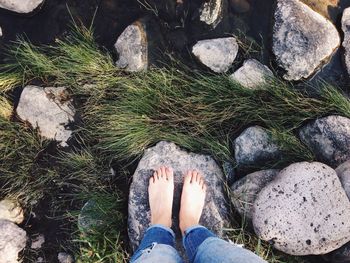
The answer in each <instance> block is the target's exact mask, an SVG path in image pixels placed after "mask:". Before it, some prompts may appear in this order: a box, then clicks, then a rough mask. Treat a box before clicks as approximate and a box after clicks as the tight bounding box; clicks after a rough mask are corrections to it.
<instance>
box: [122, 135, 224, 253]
mask: <svg viewBox="0 0 350 263" xmlns="http://www.w3.org/2000/svg"><path fill="white" fill-rule="evenodd" d="M162 165H166V166H170V167H172V168H173V169H174V181H175V191H174V206H173V229H174V230H175V232H176V233H177V237H178V239H177V247H178V249H181V248H182V245H181V234H180V231H179V229H178V213H179V205H180V195H181V191H182V185H183V176H184V175H185V173H186V172H187V171H188V170H193V169H195V170H198V171H200V172H201V173H202V175H203V177H204V179H205V181H206V184H207V187H208V189H207V195H206V202H205V207H204V210H203V214H202V217H201V219H200V223H201V224H202V225H204V226H206V227H208V228H209V229H211V230H212V231H213V232H214V233H216V234H218V235H219V236H221V235H222V229H223V227H224V226H225V225H226V224H227V216H228V210H227V206H226V205H227V203H226V200H225V196H224V189H223V187H224V182H223V181H224V175H223V173H222V171H221V169H220V167H219V166H218V165H217V163H216V162H215V161H214V159H213V158H211V157H210V156H206V155H199V154H194V153H189V152H186V151H184V150H181V149H180V148H179V147H177V146H176V145H175V144H174V143H169V142H165V141H162V142H159V143H158V144H157V145H156V146H154V147H152V148H149V149H147V150H146V151H145V154H144V156H143V157H142V159H141V160H140V162H139V164H138V167H137V169H136V171H135V173H134V176H133V181H132V184H131V187H130V194H129V218H128V231H129V238H130V242H131V247H132V248H133V249H134V250H135V249H136V248H137V246H138V245H139V242H140V240H141V239H142V237H143V234H144V232H145V230H146V229H147V228H148V227H149V225H150V209H149V203H148V181H149V178H150V176H151V175H152V174H153V171H154V170H155V169H157V168H159V167H160V166H162Z"/></svg>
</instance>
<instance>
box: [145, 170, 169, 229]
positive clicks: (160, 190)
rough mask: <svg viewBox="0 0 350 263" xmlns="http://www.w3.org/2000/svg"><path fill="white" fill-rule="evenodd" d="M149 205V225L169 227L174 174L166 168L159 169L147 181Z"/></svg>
mask: <svg viewBox="0 0 350 263" xmlns="http://www.w3.org/2000/svg"><path fill="white" fill-rule="evenodd" d="M148 195H149V205H150V208H151V224H152V225H155V224H161V225H164V226H166V227H171V212H172V207H173V197H174V174H173V170H172V169H171V168H168V167H164V166H162V167H160V168H159V169H158V170H157V171H156V172H154V174H153V176H152V177H151V178H150V180H149V187H148Z"/></svg>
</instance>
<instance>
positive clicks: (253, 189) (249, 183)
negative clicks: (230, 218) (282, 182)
mask: <svg viewBox="0 0 350 263" xmlns="http://www.w3.org/2000/svg"><path fill="white" fill-rule="evenodd" d="M278 173H279V170H276V169H269V170H262V171H258V172H255V173H251V174H248V175H246V176H245V177H243V178H242V179H240V180H239V181H237V182H235V183H234V184H233V185H232V186H231V195H230V196H231V201H232V203H233V205H234V207H235V208H236V209H237V211H238V213H239V214H240V215H241V216H242V217H243V218H245V219H248V220H251V219H252V218H253V204H254V201H255V199H256V197H257V195H258V193H259V192H260V191H261V189H263V188H264V187H265V186H266V185H267V184H268V183H269V182H271V181H272V180H273V179H274V178H275V177H276V176H277V174H278Z"/></svg>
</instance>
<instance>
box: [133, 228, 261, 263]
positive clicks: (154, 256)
mask: <svg viewBox="0 0 350 263" xmlns="http://www.w3.org/2000/svg"><path fill="white" fill-rule="evenodd" d="M174 245H175V234H174V232H173V231H172V230H171V229H170V228H167V227H164V226H162V225H154V226H151V227H150V228H148V229H147V231H146V233H145V236H144V237H143V240H142V241H141V244H140V247H139V248H138V249H137V250H136V252H135V254H134V255H133V256H132V258H131V260H130V263H163V262H164V263H183V261H182V259H181V257H180V255H179V253H178V252H177V251H176V249H175V248H174ZM183 245H184V247H185V250H186V254H187V256H188V258H189V259H190V262H191V263H267V262H266V261H265V260H263V259H261V258H260V257H258V256H257V255H255V254H254V253H253V252H251V251H249V250H246V249H244V248H241V247H238V246H236V245H233V244H230V243H228V242H226V241H224V240H222V239H220V238H218V237H216V236H215V235H214V234H213V233H212V232H210V231H209V230H208V229H206V228H205V227H203V226H199V225H198V226H193V227H190V228H188V229H186V231H185V236H184V238H183Z"/></svg>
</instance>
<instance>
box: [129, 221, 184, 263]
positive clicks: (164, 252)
mask: <svg viewBox="0 0 350 263" xmlns="http://www.w3.org/2000/svg"><path fill="white" fill-rule="evenodd" d="M174 245H175V233H174V231H173V230H171V229H170V228H168V227H165V226H163V225H153V226H151V227H149V228H148V229H147V231H146V233H145V235H144V237H143V239H142V241H141V244H140V246H139V247H138V249H137V250H136V251H135V253H134V255H133V256H132V258H131V259H130V263H136V262H145V263H146V262H149V263H151V262H159V263H160V262H169V263H182V260H181V258H180V256H179V254H178V252H177V251H176V249H175V248H174Z"/></svg>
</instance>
